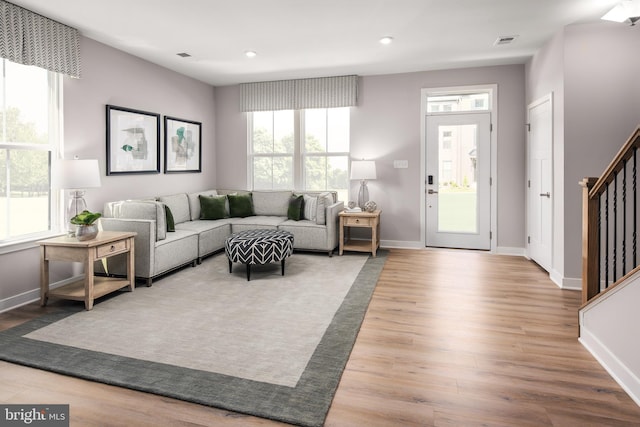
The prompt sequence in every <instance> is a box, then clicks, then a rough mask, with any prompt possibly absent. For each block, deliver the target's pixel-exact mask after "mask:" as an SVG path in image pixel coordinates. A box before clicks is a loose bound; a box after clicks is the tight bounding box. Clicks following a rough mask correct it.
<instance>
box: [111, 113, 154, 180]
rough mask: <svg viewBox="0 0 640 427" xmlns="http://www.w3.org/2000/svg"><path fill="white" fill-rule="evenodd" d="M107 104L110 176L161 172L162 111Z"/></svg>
mask: <svg viewBox="0 0 640 427" xmlns="http://www.w3.org/2000/svg"><path fill="white" fill-rule="evenodd" d="M106 107H107V108H106V112H107V126H106V127H107V175H120V174H144V173H149V174H151V173H160V114H157V113H150V112H148V111H141V110H134V109H131V108H125V107H118V106H115V105H107V106H106Z"/></svg>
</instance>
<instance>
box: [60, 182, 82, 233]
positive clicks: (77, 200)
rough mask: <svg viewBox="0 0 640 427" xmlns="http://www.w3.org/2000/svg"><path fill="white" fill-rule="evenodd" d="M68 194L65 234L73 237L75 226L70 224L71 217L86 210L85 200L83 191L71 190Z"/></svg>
mask: <svg viewBox="0 0 640 427" xmlns="http://www.w3.org/2000/svg"><path fill="white" fill-rule="evenodd" d="M69 196H70V199H69V207H68V208H67V213H66V217H65V224H66V227H67V236H69V237H75V236H76V229H77V226H76V225H75V224H71V218H73V217H74V216H76V215H78V214H79V213H80V212H82V211H84V210H86V209H87V202H86V201H85V200H84V191H81V190H76V191H72V192H71V193H69Z"/></svg>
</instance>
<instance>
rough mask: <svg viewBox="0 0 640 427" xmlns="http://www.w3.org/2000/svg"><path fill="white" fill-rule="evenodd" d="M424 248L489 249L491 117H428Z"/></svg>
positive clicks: (453, 115)
mask: <svg viewBox="0 0 640 427" xmlns="http://www.w3.org/2000/svg"><path fill="white" fill-rule="evenodd" d="M426 127H427V129H426V138H427V141H426V147H427V149H426V157H427V158H426V165H427V167H426V174H427V176H426V181H427V185H426V190H427V195H426V204H427V206H426V209H425V212H426V246H434V247H447V248H463V249H484V250H489V249H491V235H490V231H491V181H490V179H491V114H490V113H468V114H447V115H428V116H427V117H426Z"/></svg>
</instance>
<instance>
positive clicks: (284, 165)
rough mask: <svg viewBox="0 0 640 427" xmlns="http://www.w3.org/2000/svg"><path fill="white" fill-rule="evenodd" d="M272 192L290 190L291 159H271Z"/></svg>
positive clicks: (291, 182)
mask: <svg viewBox="0 0 640 427" xmlns="http://www.w3.org/2000/svg"><path fill="white" fill-rule="evenodd" d="M272 188H273V189H274V190H282V189H285V190H291V189H292V188H294V184H293V157H274V158H273V187H272Z"/></svg>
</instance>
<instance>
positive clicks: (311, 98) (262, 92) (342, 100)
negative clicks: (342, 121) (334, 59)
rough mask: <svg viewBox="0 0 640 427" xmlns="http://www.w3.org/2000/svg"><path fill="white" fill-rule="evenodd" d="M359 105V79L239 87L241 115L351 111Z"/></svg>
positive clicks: (337, 78) (250, 84)
mask: <svg viewBox="0 0 640 427" xmlns="http://www.w3.org/2000/svg"><path fill="white" fill-rule="evenodd" d="M357 101H358V76H338V77H321V78H315V79H300V80H279V81H274V82H259V83H243V84H241V85H240V111H244V112H247V111H272V110H302V109H305V108H334V107H352V106H354V105H356V104H357Z"/></svg>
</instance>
